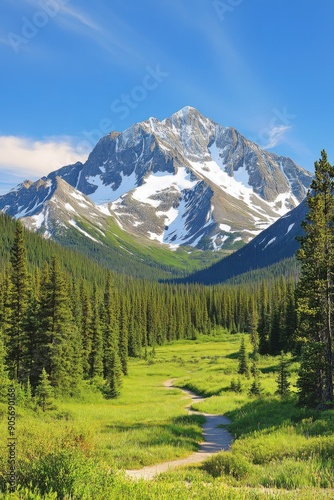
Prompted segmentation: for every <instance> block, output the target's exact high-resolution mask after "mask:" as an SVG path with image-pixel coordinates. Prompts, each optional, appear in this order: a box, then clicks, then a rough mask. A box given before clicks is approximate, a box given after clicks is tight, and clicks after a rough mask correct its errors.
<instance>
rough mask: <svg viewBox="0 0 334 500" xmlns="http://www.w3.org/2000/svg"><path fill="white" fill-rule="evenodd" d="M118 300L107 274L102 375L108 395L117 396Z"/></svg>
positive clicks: (119, 371) (119, 370)
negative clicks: (106, 385)
mask: <svg viewBox="0 0 334 500" xmlns="http://www.w3.org/2000/svg"><path fill="white" fill-rule="evenodd" d="M117 305H118V300H117V299H116V296H115V294H113V293H112V278H111V274H109V276H108V279H107V284H106V288H105V293H104V348H103V350H104V362H103V364H104V377H105V379H106V381H107V384H108V393H107V395H108V397H110V398H116V397H117V396H119V394H120V391H121V387H122V376H123V372H122V364H121V360H120V357H119V325H118V321H117V317H116V307H117Z"/></svg>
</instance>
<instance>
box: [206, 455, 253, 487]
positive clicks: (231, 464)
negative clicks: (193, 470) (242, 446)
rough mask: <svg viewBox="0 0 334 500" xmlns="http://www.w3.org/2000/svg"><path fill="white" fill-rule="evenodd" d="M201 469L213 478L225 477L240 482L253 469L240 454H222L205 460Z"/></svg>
mask: <svg viewBox="0 0 334 500" xmlns="http://www.w3.org/2000/svg"><path fill="white" fill-rule="evenodd" d="M203 469H204V470H205V471H206V472H207V473H208V474H210V475H211V476H213V477H219V476H222V475H227V476H233V477H234V478H235V479H238V480H240V479H243V478H245V477H246V476H248V475H249V474H250V473H251V471H252V469H253V467H252V464H250V463H249V462H248V461H247V460H246V458H245V457H244V456H243V455H241V454H237V453H230V452H222V453H218V454H217V455H215V456H214V457H212V458H210V459H209V460H207V461H206V462H205V463H204V464H203Z"/></svg>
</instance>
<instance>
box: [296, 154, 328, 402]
mask: <svg viewBox="0 0 334 500" xmlns="http://www.w3.org/2000/svg"><path fill="white" fill-rule="evenodd" d="M307 205H308V214H307V216H306V219H305V220H304V221H303V223H302V228H303V230H304V233H305V235H304V236H302V237H300V238H299V240H300V243H301V247H300V249H299V251H298V253H297V257H298V259H299V260H300V261H301V276H300V280H299V283H298V289H297V297H298V299H297V300H298V302H297V308H298V313H299V317H300V322H299V327H298V336H299V341H301V342H304V343H309V344H310V349H306V350H305V351H304V356H303V358H302V363H301V369H300V379H299V382H298V385H299V388H300V400H301V401H303V402H305V401H309V402H310V403H311V404H312V405H318V406H324V405H326V404H328V403H333V347H332V329H333V325H332V312H333V293H334V264H333V263H334V233H333V226H334V167H333V166H332V165H330V163H329V162H328V160H327V154H326V152H325V151H322V152H321V158H320V160H319V161H318V162H315V177H314V179H313V181H312V183H311V189H310V191H309V193H308V195H307ZM312 356H314V359H315V361H314V362H313V361H312V359H311V358H312ZM316 361H321V362H322V363H321V364H317V362H316ZM308 371H309V380H308ZM323 374H324V375H323ZM311 378H313V380H311ZM314 381H316V386H315V385H314ZM319 384H321V386H319ZM312 391H313V393H312Z"/></svg>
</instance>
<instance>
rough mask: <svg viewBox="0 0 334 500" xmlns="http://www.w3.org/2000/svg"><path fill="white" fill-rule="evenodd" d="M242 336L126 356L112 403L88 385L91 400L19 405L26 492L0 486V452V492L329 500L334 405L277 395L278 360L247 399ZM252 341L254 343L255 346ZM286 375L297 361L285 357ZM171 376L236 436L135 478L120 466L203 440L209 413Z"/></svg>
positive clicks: (263, 366)
mask: <svg viewBox="0 0 334 500" xmlns="http://www.w3.org/2000/svg"><path fill="white" fill-rule="evenodd" d="M239 344H240V336H239V335H226V334H225V333H224V332H220V334H219V335H217V336H216V337H213V338H212V337H208V338H201V339H199V340H197V341H183V342H182V341H180V342H177V343H174V344H173V345H168V346H164V347H159V348H156V357H155V358H153V359H151V360H150V361H149V362H148V361H145V360H131V361H130V370H129V372H130V375H129V376H128V377H126V378H125V382H124V388H123V392H122V395H121V396H120V397H119V398H118V399H116V400H112V401H106V400H103V398H102V397H101V396H97V394H96V392H94V390H93V388H92V389H88V388H86V391H85V397H84V400H82V399H81V400H80V398H78V400H76V401H73V400H67V401H58V402H57V410H54V411H52V412H49V413H45V414H43V413H42V412H40V413H37V412H35V411H33V410H32V409H29V408H20V407H19V408H18V417H17V436H18V438H19V439H18V446H17V474H18V481H19V483H20V485H21V486H20V489H19V492H17V493H15V494H12V495H10V494H7V493H5V488H6V487H5V482H6V474H5V469H6V459H7V457H6V456H5V454H1V455H0V484H1V490H2V491H3V492H4V493H3V494H2V496H1V494H0V498H6V499H7V498H8V499H9V498H12V499H18V498H22V499H31V500H39V499H40V498H45V499H47V500H55V499H56V498H57V499H63V498H66V499H68V500H70V499H71V500H74V499H94V500H95V499H96V500H99V499H101V500H102V499H109V498H110V499H113V498H115V499H117V500H119V499H124V500H128V499H131V500H132V499H138V500H139V499H140V500H143V499H158V500H160V499H164V498H166V499H167V498H168V500H173V499H175V500H176V499H177V500H182V499H187V500H188V499H191V498H194V499H202V498H203V499H206V498H210V499H213V500H215V499H225V498H226V499H228V498H231V499H235V500H239V499H262V498H273V499H274V498H302V499H303V500H308V499H318V498H319V499H321V498H334V494H333V488H334V485H333V465H334V463H333V457H334V437H333V436H334V432H333V431H334V412H333V411H325V412H322V413H320V412H316V411H308V410H305V409H302V408H299V407H298V406H297V405H296V397H295V395H294V393H292V394H291V395H290V397H288V398H285V399H280V398H279V397H277V396H275V391H276V382H275V379H276V374H277V369H278V364H279V360H278V359H276V358H274V357H271V356H265V357H261V359H260V361H259V369H260V381H261V384H262V387H263V396H262V397H260V398H254V397H250V396H249V395H248V389H249V387H250V384H251V382H252V381H251V378H250V379H247V378H246V377H240V381H241V387H242V392H241V393H235V392H233V391H232V390H231V380H232V379H233V378H235V377H236V376H237V373H236V372H237V367H238V360H237V352H238V350H239ZM248 348H249V344H248ZM289 361H290V363H289V367H290V381H291V382H292V384H293V383H294V381H295V379H296V371H297V369H298V363H297V362H296V361H295V360H294V359H292V358H290V360H289ZM170 378H173V379H174V384H175V385H177V386H179V387H185V386H187V387H189V388H191V389H193V390H195V391H197V392H199V393H201V394H204V395H206V396H208V398H207V399H206V400H205V401H204V402H202V403H198V404H196V405H195V408H196V409H199V410H201V411H205V412H209V413H226V414H227V416H229V417H230V418H231V420H232V424H231V425H230V426H229V430H230V431H231V432H232V434H233V435H234V436H235V438H236V439H235V442H234V443H233V445H232V448H231V450H230V451H228V452H221V453H219V454H217V455H215V456H213V457H212V458H211V459H209V460H208V461H206V462H205V463H204V464H203V465H202V466H200V467H199V466H192V467H190V468H188V469H187V470H181V471H174V472H173V471H170V472H168V473H165V474H163V475H161V476H159V477H158V478H156V479H155V480H153V481H151V482H148V483H147V482H145V481H133V480H130V479H128V478H127V477H126V476H125V475H124V473H123V472H122V470H124V469H126V468H140V467H142V466H144V465H150V464H156V463H159V462H163V461H167V460H172V459H176V458H178V457H183V456H186V455H188V454H190V453H192V452H193V451H195V450H196V449H197V446H198V443H199V442H200V441H201V439H202V434H201V424H202V423H203V417H201V416H200V415H188V414H187V411H186V410H185V406H186V405H187V403H188V402H189V399H188V400H187V397H185V396H184V395H182V393H181V391H180V390H179V389H177V388H165V387H164V386H163V382H164V381H165V380H167V379H170ZM0 418H1V420H0V438H1V441H2V442H6V425H5V422H6V406H5V405H2V406H1V405H0Z"/></svg>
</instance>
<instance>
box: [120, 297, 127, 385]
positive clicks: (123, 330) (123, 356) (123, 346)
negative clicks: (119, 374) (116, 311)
mask: <svg viewBox="0 0 334 500" xmlns="http://www.w3.org/2000/svg"><path fill="white" fill-rule="evenodd" d="M119 356H120V360H121V365H122V371H123V374H124V375H127V374H128V314H127V303H126V302H125V298H124V299H123V302H122V304H121V318H120V335H119Z"/></svg>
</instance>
